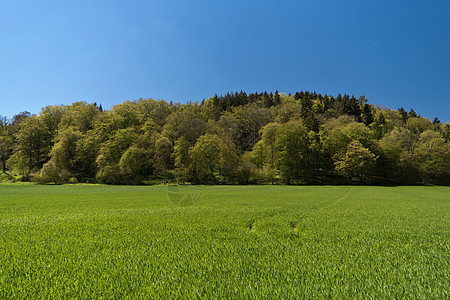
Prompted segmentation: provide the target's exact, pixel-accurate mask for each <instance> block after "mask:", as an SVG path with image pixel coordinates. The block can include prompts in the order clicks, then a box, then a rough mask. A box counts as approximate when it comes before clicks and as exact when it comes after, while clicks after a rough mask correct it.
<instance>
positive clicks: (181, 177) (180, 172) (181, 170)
mask: <svg viewBox="0 0 450 300" xmlns="http://www.w3.org/2000/svg"><path fill="white" fill-rule="evenodd" d="M190 147H191V145H190V144H189V142H188V141H187V140H186V138H185V137H184V136H182V137H180V138H179V139H178V140H176V141H175V145H174V147H173V150H174V151H173V154H172V156H173V160H174V166H175V169H174V174H175V177H176V179H177V182H182V183H184V182H186V181H188V179H189V171H190V167H191V162H192V160H191V157H190V156H189V148H190Z"/></svg>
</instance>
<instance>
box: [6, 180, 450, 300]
mask: <svg viewBox="0 0 450 300" xmlns="http://www.w3.org/2000/svg"><path fill="white" fill-rule="evenodd" d="M189 188H190V187H185V188H179V189H178V190H168V188H167V187H165V186H153V187H148V186H95V185H90V186H89V185H74V186H35V185H23V186H20V185H0V230H1V235H0V298H1V299H11V298H13V299H15V298H17V299H22V298H28V299H40V298H41V299H48V298H64V299H66V298H86V299H99V298H103V299H111V298H113V299H117V298H127V297H130V298H142V299H150V298H162V299H167V298H204V299H211V298H231V299H241V298H245V299H248V298H263V299H270V298H272V299H275V298H307V299H320V298H337V299H342V298H347V299H357V298H360V299H368V298H376V299H380V298H386V299H394V298H404V299H415V298H421V299H448V298H449V297H450V295H449V294H450V293H449V290H450V278H449V277H450V251H449V250H450V249H449V246H450V219H449V217H450V188H448V187H362V186H352V187H348V186H320V187H319V186H301V187H299V186H297V187H294V186H240V187H237V186H208V187H204V188H203V189H201V190H200V189H199V188H196V189H195V190H194V195H195V197H194V198H193V199H192V201H190V202H192V203H189V201H188V202H187V203H184V205H181V206H180V205H175V204H174V202H173V201H171V200H170V199H172V200H174V197H172V196H177V195H181V194H182V193H184V191H185V190H188V189H189ZM169 198H170V199H169ZM175 202H176V201H175ZM187 204H190V205H187Z"/></svg>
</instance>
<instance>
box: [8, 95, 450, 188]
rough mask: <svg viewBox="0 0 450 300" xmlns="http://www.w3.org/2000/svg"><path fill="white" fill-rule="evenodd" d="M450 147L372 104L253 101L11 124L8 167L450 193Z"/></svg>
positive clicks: (71, 178)
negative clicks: (438, 188) (444, 189)
mask: <svg viewBox="0 0 450 300" xmlns="http://www.w3.org/2000/svg"><path fill="white" fill-rule="evenodd" d="M0 113H1V111H0ZM449 140H450V124H449V123H442V122H440V121H439V120H438V119H437V118H436V119H434V121H433V122H431V121H430V120H429V119H426V118H424V117H422V116H420V115H419V114H418V113H416V112H415V111H414V110H413V109H411V111H410V112H407V111H406V110H405V109H404V108H403V107H400V108H399V109H397V110H391V109H389V108H385V107H376V106H374V105H373V104H370V103H369V102H368V100H367V99H366V98H365V97H364V96H361V97H358V98H357V97H354V96H350V95H346V94H344V95H341V94H340V95H338V96H336V97H334V96H329V95H321V94H317V93H316V92H308V91H301V92H297V93H295V94H289V95H288V94H283V93H279V92H278V91H276V92H275V93H268V92H263V93H250V94H247V93H245V92H242V91H241V92H235V93H227V94H226V95H222V96H218V95H215V96H213V97H211V98H209V99H205V100H203V101H202V102H201V103H198V102H189V103H186V104H179V103H175V104H173V103H167V102H166V101H164V100H159V101H157V100H153V99H139V100H135V101H128V100H127V101H125V102H123V103H121V104H118V105H115V106H113V107H112V108H111V109H110V110H103V108H102V107H101V105H97V104H96V103H86V102H76V103H73V104H71V105H55V106H47V107H44V108H43V109H42V111H41V112H40V113H39V114H38V115H32V114H30V113H28V112H21V113H19V114H17V115H16V116H14V117H13V118H12V119H11V120H8V119H7V118H5V117H0V169H1V171H2V172H3V173H8V174H10V175H11V176H12V177H13V178H15V179H14V180H23V181H25V180H33V181H36V182H39V183H58V184H59V183H65V182H73V183H75V182H89V183H91V182H99V183H106V184H152V183H159V182H164V183H165V182H178V183H184V182H190V183H194V184H206V183H214V184H268V183H270V184H275V183H278V184H330V183H339V184H348V183H364V184H372V183H373V184H388V183H390V184H421V183H433V184H446V185H448V184H450V142H449Z"/></svg>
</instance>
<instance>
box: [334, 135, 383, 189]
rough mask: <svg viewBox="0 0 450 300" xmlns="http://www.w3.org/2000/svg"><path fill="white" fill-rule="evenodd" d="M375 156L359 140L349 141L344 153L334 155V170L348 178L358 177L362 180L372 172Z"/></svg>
mask: <svg viewBox="0 0 450 300" xmlns="http://www.w3.org/2000/svg"><path fill="white" fill-rule="evenodd" d="M375 161H376V157H375V155H374V154H373V153H372V152H370V150H369V149H367V148H365V147H364V146H363V145H362V144H361V143H360V142H359V141H351V142H350V143H349V144H348V146H347V151H346V152H345V153H344V154H338V155H337V156H336V162H335V163H334V164H335V168H336V171H337V172H338V173H340V174H342V175H344V176H348V177H349V178H350V179H352V178H355V177H356V178H358V179H359V182H361V183H362V182H363V181H364V180H365V179H367V178H368V177H369V175H370V174H371V173H372V172H373V167H374V166H375Z"/></svg>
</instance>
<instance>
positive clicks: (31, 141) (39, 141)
mask: <svg viewBox="0 0 450 300" xmlns="http://www.w3.org/2000/svg"><path fill="white" fill-rule="evenodd" d="M46 137H47V135H46V131H45V126H44V124H43V122H42V120H41V119H40V118H39V117H37V116H32V117H28V118H26V119H24V120H23V121H22V122H21V123H20V129H19V132H18V133H17V135H16V139H17V146H16V148H15V150H14V154H13V155H12V156H11V158H10V161H11V163H12V164H14V165H15V166H16V168H17V169H19V170H21V171H22V173H23V174H25V173H27V174H29V173H31V172H32V171H38V170H39V169H40V168H41V167H42V166H43V165H44V163H45V162H46V161H47V160H48V153H49V151H50V148H49V146H50V145H49V144H50V142H49V141H48V140H46V139H45V138H46Z"/></svg>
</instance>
